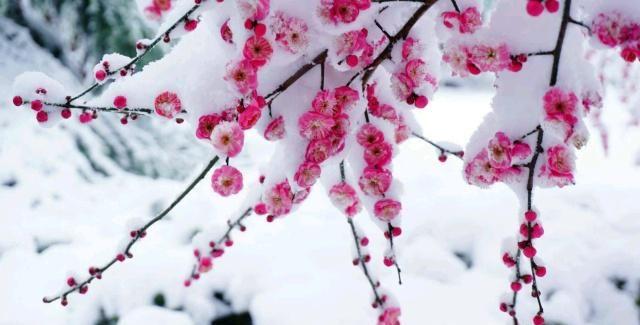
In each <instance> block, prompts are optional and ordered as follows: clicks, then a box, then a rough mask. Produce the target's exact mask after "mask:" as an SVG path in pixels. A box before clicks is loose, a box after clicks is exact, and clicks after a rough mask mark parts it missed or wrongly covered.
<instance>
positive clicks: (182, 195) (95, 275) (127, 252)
mask: <svg viewBox="0 0 640 325" xmlns="http://www.w3.org/2000/svg"><path fill="white" fill-rule="evenodd" d="M218 160H219V157H218V156H215V157H213V159H211V161H209V163H208V164H207V166H206V167H205V168H204V169H203V170H202V171H201V172H200V174H198V176H197V177H196V178H195V179H194V180H193V181H192V182H191V183H189V185H188V186H187V187H186V188H185V189H184V190H183V191H182V193H180V195H178V197H177V198H176V199H175V200H173V201H172V202H171V204H169V206H168V207H166V208H165V209H164V210H163V211H162V212H160V214H158V215H157V216H156V217H155V218H153V219H151V220H150V221H149V222H147V223H146V224H145V225H144V226H143V227H142V228H140V229H138V230H137V231H136V233H135V236H134V237H133V238H132V239H131V240H130V241H129V243H128V244H127V246H126V248H125V250H124V252H123V254H118V256H116V257H114V258H113V259H112V260H111V261H109V262H108V263H107V264H106V265H104V266H103V267H100V268H96V269H94V270H95V272H92V273H93V274H91V275H90V276H89V277H88V278H87V279H86V280H84V281H82V282H79V283H78V284H77V285H75V286H73V287H71V288H70V289H68V290H66V291H64V292H63V293H62V294H60V295H57V296H55V297H44V298H42V301H43V302H45V303H51V302H54V301H56V300H59V299H62V301H63V304H66V299H67V295H69V294H71V293H73V292H76V291H79V290H81V288H86V287H87V286H88V285H89V284H90V283H91V281H93V280H94V279H96V278H100V277H102V274H103V273H104V272H105V271H107V270H108V269H109V268H111V266H113V265H114V264H115V263H116V262H117V261H123V260H124V259H123V257H124V256H127V257H132V255H131V253H130V250H131V248H132V247H133V245H135V243H137V242H138V240H140V239H141V238H142V237H144V236H145V235H146V232H147V230H148V229H149V228H151V226H153V225H154V224H155V223H156V222H158V221H160V220H162V219H163V218H164V217H166V216H167V214H169V212H171V210H173V208H175V207H176V205H178V203H180V201H182V199H184V198H185V196H187V194H189V193H190V192H191V191H192V190H193V189H194V188H195V186H196V185H198V183H200V181H202V179H204V177H205V176H206V175H207V173H209V171H210V170H211V168H213V166H214V165H215V164H216V163H217V162H218Z"/></svg>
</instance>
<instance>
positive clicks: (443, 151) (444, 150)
mask: <svg viewBox="0 0 640 325" xmlns="http://www.w3.org/2000/svg"><path fill="white" fill-rule="evenodd" d="M411 134H412V135H413V136H414V137H416V138H418V139H420V140H422V141H424V142H426V143H428V144H430V145H431V146H433V147H435V148H436V149H438V150H440V153H441V154H450V155H454V156H456V157H458V158H460V159H462V156H463V154H464V151H453V150H450V149H447V148H445V147H443V146H441V145H439V144H437V143H435V142H433V141H431V140H429V139H427V138H426V137H425V136H423V135H420V134H418V133H415V132H412V133H411Z"/></svg>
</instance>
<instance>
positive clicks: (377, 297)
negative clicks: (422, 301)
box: [347, 218, 384, 309]
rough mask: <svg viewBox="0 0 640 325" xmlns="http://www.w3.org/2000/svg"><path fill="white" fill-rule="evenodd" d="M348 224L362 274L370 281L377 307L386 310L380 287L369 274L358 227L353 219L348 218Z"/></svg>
mask: <svg viewBox="0 0 640 325" xmlns="http://www.w3.org/2000/svg"><path fill="white" fill-rule="evenodd" d="M347 222H348V223H349V226H350V227H351V234H352V235H353V241H354V244H355V245H356V252H357V253H358V262H359V264H360V266H361V268H362V272H363V273H364V275H365V276H366V277H367V280H368V281H369V285H370V286H371V291H373V295H374V297H375V302H376V304H377V306H378V307H379V308H380V309H384V308H383V306H384V300H383V299H382V296H381V295H380V293H379V292H378V286H379V285H378V283H377V282H374V281H373V278H372V277H371V274H369V268H368V267H367V258H366V257H365V256H363V255H362V250H361V248H360V240H361V238H360V236H358V232H357V231H356V226H355V225H354V223H353V218H347Z"/></svg>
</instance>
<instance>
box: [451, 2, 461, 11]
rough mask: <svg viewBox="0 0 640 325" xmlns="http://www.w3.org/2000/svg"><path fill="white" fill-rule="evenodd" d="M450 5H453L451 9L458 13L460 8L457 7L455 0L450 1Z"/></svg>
mask: <svg viewBox="0 0 640 325" xmlns="http://www.w3.org/2000/svg"><path fill="white" fill-rule="evenodd" d="M451 4H452V5H453V9H455V10H456V11H457V12H458V13H460V7H459V6H458V2H457V1H456V0H451Z"/></svg>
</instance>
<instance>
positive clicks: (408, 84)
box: [391, 37, 438, 108]
mask: <svg viewBox="0 0 640 325" xmlns="http://www.w3.org/2000/svg"><path fill="white" fill-rule="evenodd" d="M420 49H421V45H420V43H419V41H418V40H416V39H414V38H411V37H409V38H407V39H406V40H405V41H404V43H403V44H402V61H401V62H400V63H399V64H398V65H397V66H398V69H397V70H396V72H394V73H393V75H392V77H391V88H392V89H393V93H394V94H395V96H396V98H398V99H399V100H401V101H404V102H406V103H407V104H409V105H415V106H416V107H417V108H424V107H426V106H427V104H428V103H429V99H428V98H427V95H429V94H431V93H433V92H434V91H435V88H436V87H437V85H438V81H437V80H436V78H435V77H434V76H433V75H431V74H429V73H428V72H427V64H426V63H425V62H424V61H423V60H422V59H421V57H422V53H421V50H420Z"/></svg>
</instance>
